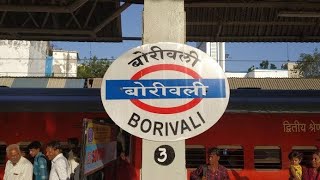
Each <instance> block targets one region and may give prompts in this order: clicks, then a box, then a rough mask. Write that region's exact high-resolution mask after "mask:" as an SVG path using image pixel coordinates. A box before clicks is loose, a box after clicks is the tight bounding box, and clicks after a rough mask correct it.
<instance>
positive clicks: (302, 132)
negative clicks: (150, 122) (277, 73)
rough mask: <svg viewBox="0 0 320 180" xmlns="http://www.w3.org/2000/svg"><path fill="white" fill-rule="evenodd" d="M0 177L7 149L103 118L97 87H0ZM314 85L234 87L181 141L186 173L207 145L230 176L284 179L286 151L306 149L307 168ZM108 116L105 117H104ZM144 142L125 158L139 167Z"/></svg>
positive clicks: (136, 141)
mask: <svg viewBox="0 0 320 180" xmlns="http://www.w3.org/2000/svg"><path fill="white" fill-rule="evenodd" d="M0 102H1V103H0V109H1V112H0V123H1V124H2V126H1V128H2V130H1V131H0V179H1V178H2V174H3V171H4V165H5V161H6V158H5V148H6V146H7V145H8V144H11V143H19V144H20V145H21V147H22V149H23V148H25V147H26V145H27V144H28V143H29V142H30V141H32V140H34V139H38V140H40V141H42V142H48V141H50V140H52V139H59V140H61V141H62V142H66V141H67V138H68V137H78V138H80V137H81V128H82V120H83V119H84V118H104V119H108V115H107V114H106V113H105V112H104V109H103V106H102V104H101V100H100V92H99V89H89V88H61V89H56V88H0ZM319 115H320V90H261V89H232V90H231V93H230V102H229V105H228V107H227V110H226V112H225V113H224V115H223V116H222V118H221V119H220V120H219V121H218V122H217V123H216V124H215V125H214V126H213V127H212V128H210V129H209V130H207V131H206V132H204V133H202V134H200V135H198V136H196V137H193V138H191V139H187V140H186V169H187V172H188V177H189V174H190V172H191V171H192V170H194V169H195V168H196V167H197V166H199V165H200V164H204V163H205V162H206V160H207V157H206V150H207V149H208V148H210V147H212V146H217V147H219V148H220V149H221V150H222V156H221V159H220V163H221V164H223V165H224V166H226V167H227V168H228V170H229V171H228V172H229V174H230V177H231V179H287V178H288V166H289V160H288V158H287V157H288V153H289V152H290V151H291V150H299V151H301V152H303V153H304V155H305V158H304V161H303V164H304V165H306V164H307V162H308V158H309V157H310V155H311V153H312V151H314V150H316V149H317V148H318V146H319V145H320V144H319V140H320V133H319V132H320V119H319V117H320V116H319ZM110 121H111V120H110ZM141 144H142V140H141V139H140V138H137V137H132V138H131V147H130V153H131V154H130V157H131V163H132V164H133V165H134V167H135V168H136V171H137V172H138V173H139V172H140V169H141V157H142V154H141V148H142V146H141Z"/></svg>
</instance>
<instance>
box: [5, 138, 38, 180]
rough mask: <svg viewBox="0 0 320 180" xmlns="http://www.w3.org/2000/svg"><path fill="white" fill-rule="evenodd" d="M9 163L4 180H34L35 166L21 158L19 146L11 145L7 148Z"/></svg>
mask: <svg viewBox="0 0 320 180" xmlns="http://www.w3.org/2000/svg"><path fill="white" fill-rule="evenodd" d="M6 152H7V156H8V159H9V160H8V161H7V164H6V168H5V170H4V178H3V180H32V174H33V166H32V164H31V162H30V161H29V160H27V159H26V158H24V157H23V156H21V151H20V148H19V145H17V144H11V145H9V146H8V147H7V148H6Z"/></svg>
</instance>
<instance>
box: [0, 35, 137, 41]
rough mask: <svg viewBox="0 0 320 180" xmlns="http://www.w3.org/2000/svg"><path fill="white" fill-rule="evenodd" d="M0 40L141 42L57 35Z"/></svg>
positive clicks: (122, 38) (4, 36) (126, 38)
mask: <svg viewBox="0 0 320 180" xmlns="http://www.w3.org/2000/svg"><path fill="white" fill-rule="evenodd" d="M0 39H9V40H49V41H92V42H105V41H110V42H122V41H123V40H128V41H141V37H94V38H93V37H91V36H57V35H53V36H50V35H45V36H41V35H39V36H20V37H13V36H9V35H0Z"/></svg>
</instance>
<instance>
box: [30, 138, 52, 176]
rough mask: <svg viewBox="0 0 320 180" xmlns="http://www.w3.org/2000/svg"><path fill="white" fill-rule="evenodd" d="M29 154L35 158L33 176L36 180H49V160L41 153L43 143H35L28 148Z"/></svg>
mask: <svg viewBox="0 0 320 180" xmlns="http://www.w3.org/2000/svg"><path fill="white" fill-rule="evenodd" d="M28 149H29V154H30V155H31V156H32V157H33V158H34V163H33V175H34V180H47V179H48V178H49V177H48V167H47V159H46V157H45V155H44V154H42V152H41V143H40V142H39V141H33V142H32V143H30V144H29V146H28Z"/></svg>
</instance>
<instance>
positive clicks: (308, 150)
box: [292, 146, 317, 166]
mask: <svg viewBox="0 0 320 180" xmlns="http://www.w3.org/2000/svg"><path fill="white" fill-rule="evenodd" d="M292 150H294V151H298V152H301V153H302V154H303V158H302V161H301V163H300V164H301V165H303V166H308V165H309V162H311V159H312V154H313V152H314V151H316V150H317V147H316V146H293V147H292Z"/></svg>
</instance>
